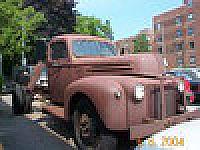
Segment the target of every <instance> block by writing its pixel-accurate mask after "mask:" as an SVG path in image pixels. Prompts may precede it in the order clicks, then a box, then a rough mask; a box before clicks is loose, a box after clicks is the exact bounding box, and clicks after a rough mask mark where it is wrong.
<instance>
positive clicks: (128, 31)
mask: <svg viewBox="0 0 200 150" xmlns="http://www.w3.org/2000/svg"><path fill="white" fill-rule="evenodd" d="M76 1H77V2H78V4H77V5H76V9H77V10H78V11H79V12H81V13H82V14H83V15H87V16H95V17H97V18H101V19H102V21H105V20H106V19H109V20H111V25H112V29H113V32H114V38H115V40H117V39H121V38H125V37H129V36H132V35H135V34H137V33H138V31H139V30H141V29H143V28H151V27H152V16H155V15H157V14H160V13H163V12H165V11H168V10H170V9H173V8H176V7H178V6H180V5H181V4H182V0H138V1H137V0H76Z"/></svg>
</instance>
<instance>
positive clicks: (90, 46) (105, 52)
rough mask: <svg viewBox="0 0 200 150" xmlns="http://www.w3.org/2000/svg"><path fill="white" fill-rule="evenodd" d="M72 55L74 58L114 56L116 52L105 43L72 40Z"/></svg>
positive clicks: (111, 46)
mask: <svg viewBox="0 0 200 150" xmlns="http://www.w3.org/2000/svg"><path fill="white" fill-rule="evenodd" d="M72 46H73V53H74V54H75V55H76V56H116V50H115V48H114V46H113V45H112V44H109V43H107V42H99V41H91V40H74V41H73V43H72Z"/></svg>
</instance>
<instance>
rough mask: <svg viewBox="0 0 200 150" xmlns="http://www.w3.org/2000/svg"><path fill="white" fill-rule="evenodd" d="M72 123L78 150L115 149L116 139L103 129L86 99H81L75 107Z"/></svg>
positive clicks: (93, 108) (92, 107)
mask: <svg viewBox="0 0 200 150" xmlns="http://www.w3.org/2000/svg"><path fill="white" fill-rule="evenodd" d="M72 122H73V128H74V138H75V141H76V143H77V144H78V146H79V149H84V150H85V149H95V150H96V149H97V150H101V149H102V150H103V149H104V150H112V149H113V150H115V149H116V147H117V139H116V138H115V137H113V136H112V135H111V134H110V133H109V132H108V130H107V129H106V128H105V127H104V125H103V123H102V121H101V120H100V117H99V116H98V114H97V113H96V110H95V107H94V106H93V105H92V104H91V102H90V101H89V100H88V99H86V98H84V99H81V100H80V101H79V102H78V104H77V105H76V106H75V108H74V111H73V116H72Z"/></svg>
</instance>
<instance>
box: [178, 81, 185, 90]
mask: <svg viewBox="0 0 200 150" xmlns="http://www.w3.org/2000/svg"><path fill="white" fill-rule="evenodd" d="M178 90H179V91H180V92H184V81H179V83H178Z"/></svg>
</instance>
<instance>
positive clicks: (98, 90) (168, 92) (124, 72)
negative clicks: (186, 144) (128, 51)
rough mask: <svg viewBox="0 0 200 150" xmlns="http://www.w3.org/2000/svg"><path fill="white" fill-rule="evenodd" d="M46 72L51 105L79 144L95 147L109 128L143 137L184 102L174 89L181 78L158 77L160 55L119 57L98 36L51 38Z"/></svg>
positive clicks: (161, 68) (134, 136) (161, 70)
mask: <svg viewBox="0 0 200 150" xmlns="http://www.w3.org/2000/svg"><path fill="white" fill-rule="evenodd" d="M47 70H48V86H49V93H50V97H51V99H52V103H54V104H56V105H60V106H62V107H64V111H65V113H64V114H65V116H64V117H65V120H66V121H67V122H72V124H73V128H74V136H75V139H76V140H77V141H78V143H79V144H80V145H83V146H94V145H96V143H98V142H97V141H98V140H97V139H99V138H100V137H101V136H100V135H102V133H106V134H107V133H110V132H111V131H112V132H118V131H125V132H127V133H129V138H130V139H131V140H133V139H136V138H142V137H145V136H149V135H151V134H152V133H155V132H157V131H159V130H161V129H163V128H165V127H166V124H170V119H169V118H172V116H177V114H178V113H180V112H181V110H180V106H181V105H182V107H183V106H185V98H184V96H180V95H184V90H183V91H180V88H178V85H179V87H180V86H181V83H182V82H181V81H182V80H181V79H180V78H175V77H173V78H172V77H167V76H163V72H164V66H163V59H162V56H161V55H160V54H155V53H149V54H133V55H126V56H119V54H118V53H117V51H116V50H115V48H114V45H113V43H112V42H110V41H108V40H106V39H103V38H99V37H94V36H86V35H61V36H55V37H53V38H52V40H51V41H50V42H49V43H48V51H47ZM181 93H182V94H181ZM181 102H182V103H181ZM166 120H167V122H166ZM175 122H176V121H175V120H173V123H175ZM102 130H103V132H102ZM97 137H98V138H97ZM94 139H95V140H94ZM100 139H101V138H100ZM91 141H92V142H91Z"/></svg>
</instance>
